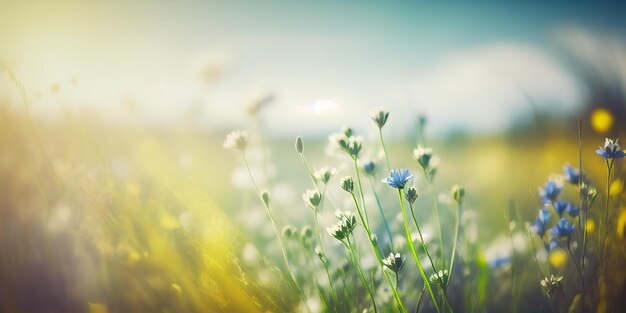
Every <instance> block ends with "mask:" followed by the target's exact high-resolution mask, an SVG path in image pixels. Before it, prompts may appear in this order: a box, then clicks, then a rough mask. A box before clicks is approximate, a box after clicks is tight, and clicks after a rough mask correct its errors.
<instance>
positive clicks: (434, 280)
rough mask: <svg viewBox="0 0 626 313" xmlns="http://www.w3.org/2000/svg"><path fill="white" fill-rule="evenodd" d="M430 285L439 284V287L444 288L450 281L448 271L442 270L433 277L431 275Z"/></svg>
mask: <svg viewBox="0 0 626 313" xmlns="http://www.w3.org/2000/svg"><path fill="white" fill-rule="evenodd" d="M429 280H430V283H431V284H438V285H439V286H444V285H445V283H446V282H447V281H448V270H440V271H438V272H436V273H434V274H432V275H430V278H429Z"/></svg>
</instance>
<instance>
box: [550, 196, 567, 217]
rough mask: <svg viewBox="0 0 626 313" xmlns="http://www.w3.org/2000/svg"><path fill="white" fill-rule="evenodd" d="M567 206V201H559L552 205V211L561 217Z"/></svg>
mask: <svg viewBox="0 0 626 313" xmlns="http://www.w3.org/2000/svg"><path fill="white" fill-rule="evenodd" d="M568 205H569V203H567V201H565V200H559V201H557V202H555V203H554V205H553V206H554V210H555V211H556V213H557V214H559V217H561V216H563V212H565V209H567V206H568Z"/></svg>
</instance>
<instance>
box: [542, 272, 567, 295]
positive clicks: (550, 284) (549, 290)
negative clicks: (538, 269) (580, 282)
mask: <svg viewBox="0 0 626 313" xmlns="http://www.w3.org/2000/svg"><path fill="white" fill-rule="evenodd" d="M561 280H563V276H554V275H553V274H552V275H550V278H548V277H544V278H543V279H542V280H541V282H540V284H541V286H542V287H543V289H544V290H545V292H546V294H547V295H548V298H552V296H554V294H555V293H556V291H557V290H558V289H559V288H560V287H561Z"/></svg>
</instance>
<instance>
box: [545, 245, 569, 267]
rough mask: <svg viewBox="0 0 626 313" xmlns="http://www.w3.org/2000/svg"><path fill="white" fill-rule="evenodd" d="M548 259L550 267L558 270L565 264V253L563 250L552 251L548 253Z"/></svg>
mask: <svg viewBox="0 0 626 313" xmlns="http://www.w3.org/2000/svg"><path fill="white" fill-rule="evenodd" d="M548 259H549V260H550V264H552V266H554V267H555V268H560V267H562V266H563V265H565V263H567V253H565V251H563V249H554V250H552V251H550V255H549V257H548Z"/></svg>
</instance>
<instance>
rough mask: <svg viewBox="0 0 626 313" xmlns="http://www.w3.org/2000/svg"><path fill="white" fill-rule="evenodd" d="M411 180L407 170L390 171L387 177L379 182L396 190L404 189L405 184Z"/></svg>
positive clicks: (411, 175) (411, 176)
mask: <svg viewBox="0 0 626 313" xmlns="http://www.w3.org/2000/svg"><path fill="white" fill-rule="evenodd" d="M412 178H413V174H411V172H410V171H409V170H408V169H402V170H392V171H391V173H390V174H389V177H386V178H384V179H382V180H381V182H383V183H385V184H387V185H389V187H392V188H396V189H404V187H405V186H406V183H408V182H409V180H411V179H412Z"/></svg>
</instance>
